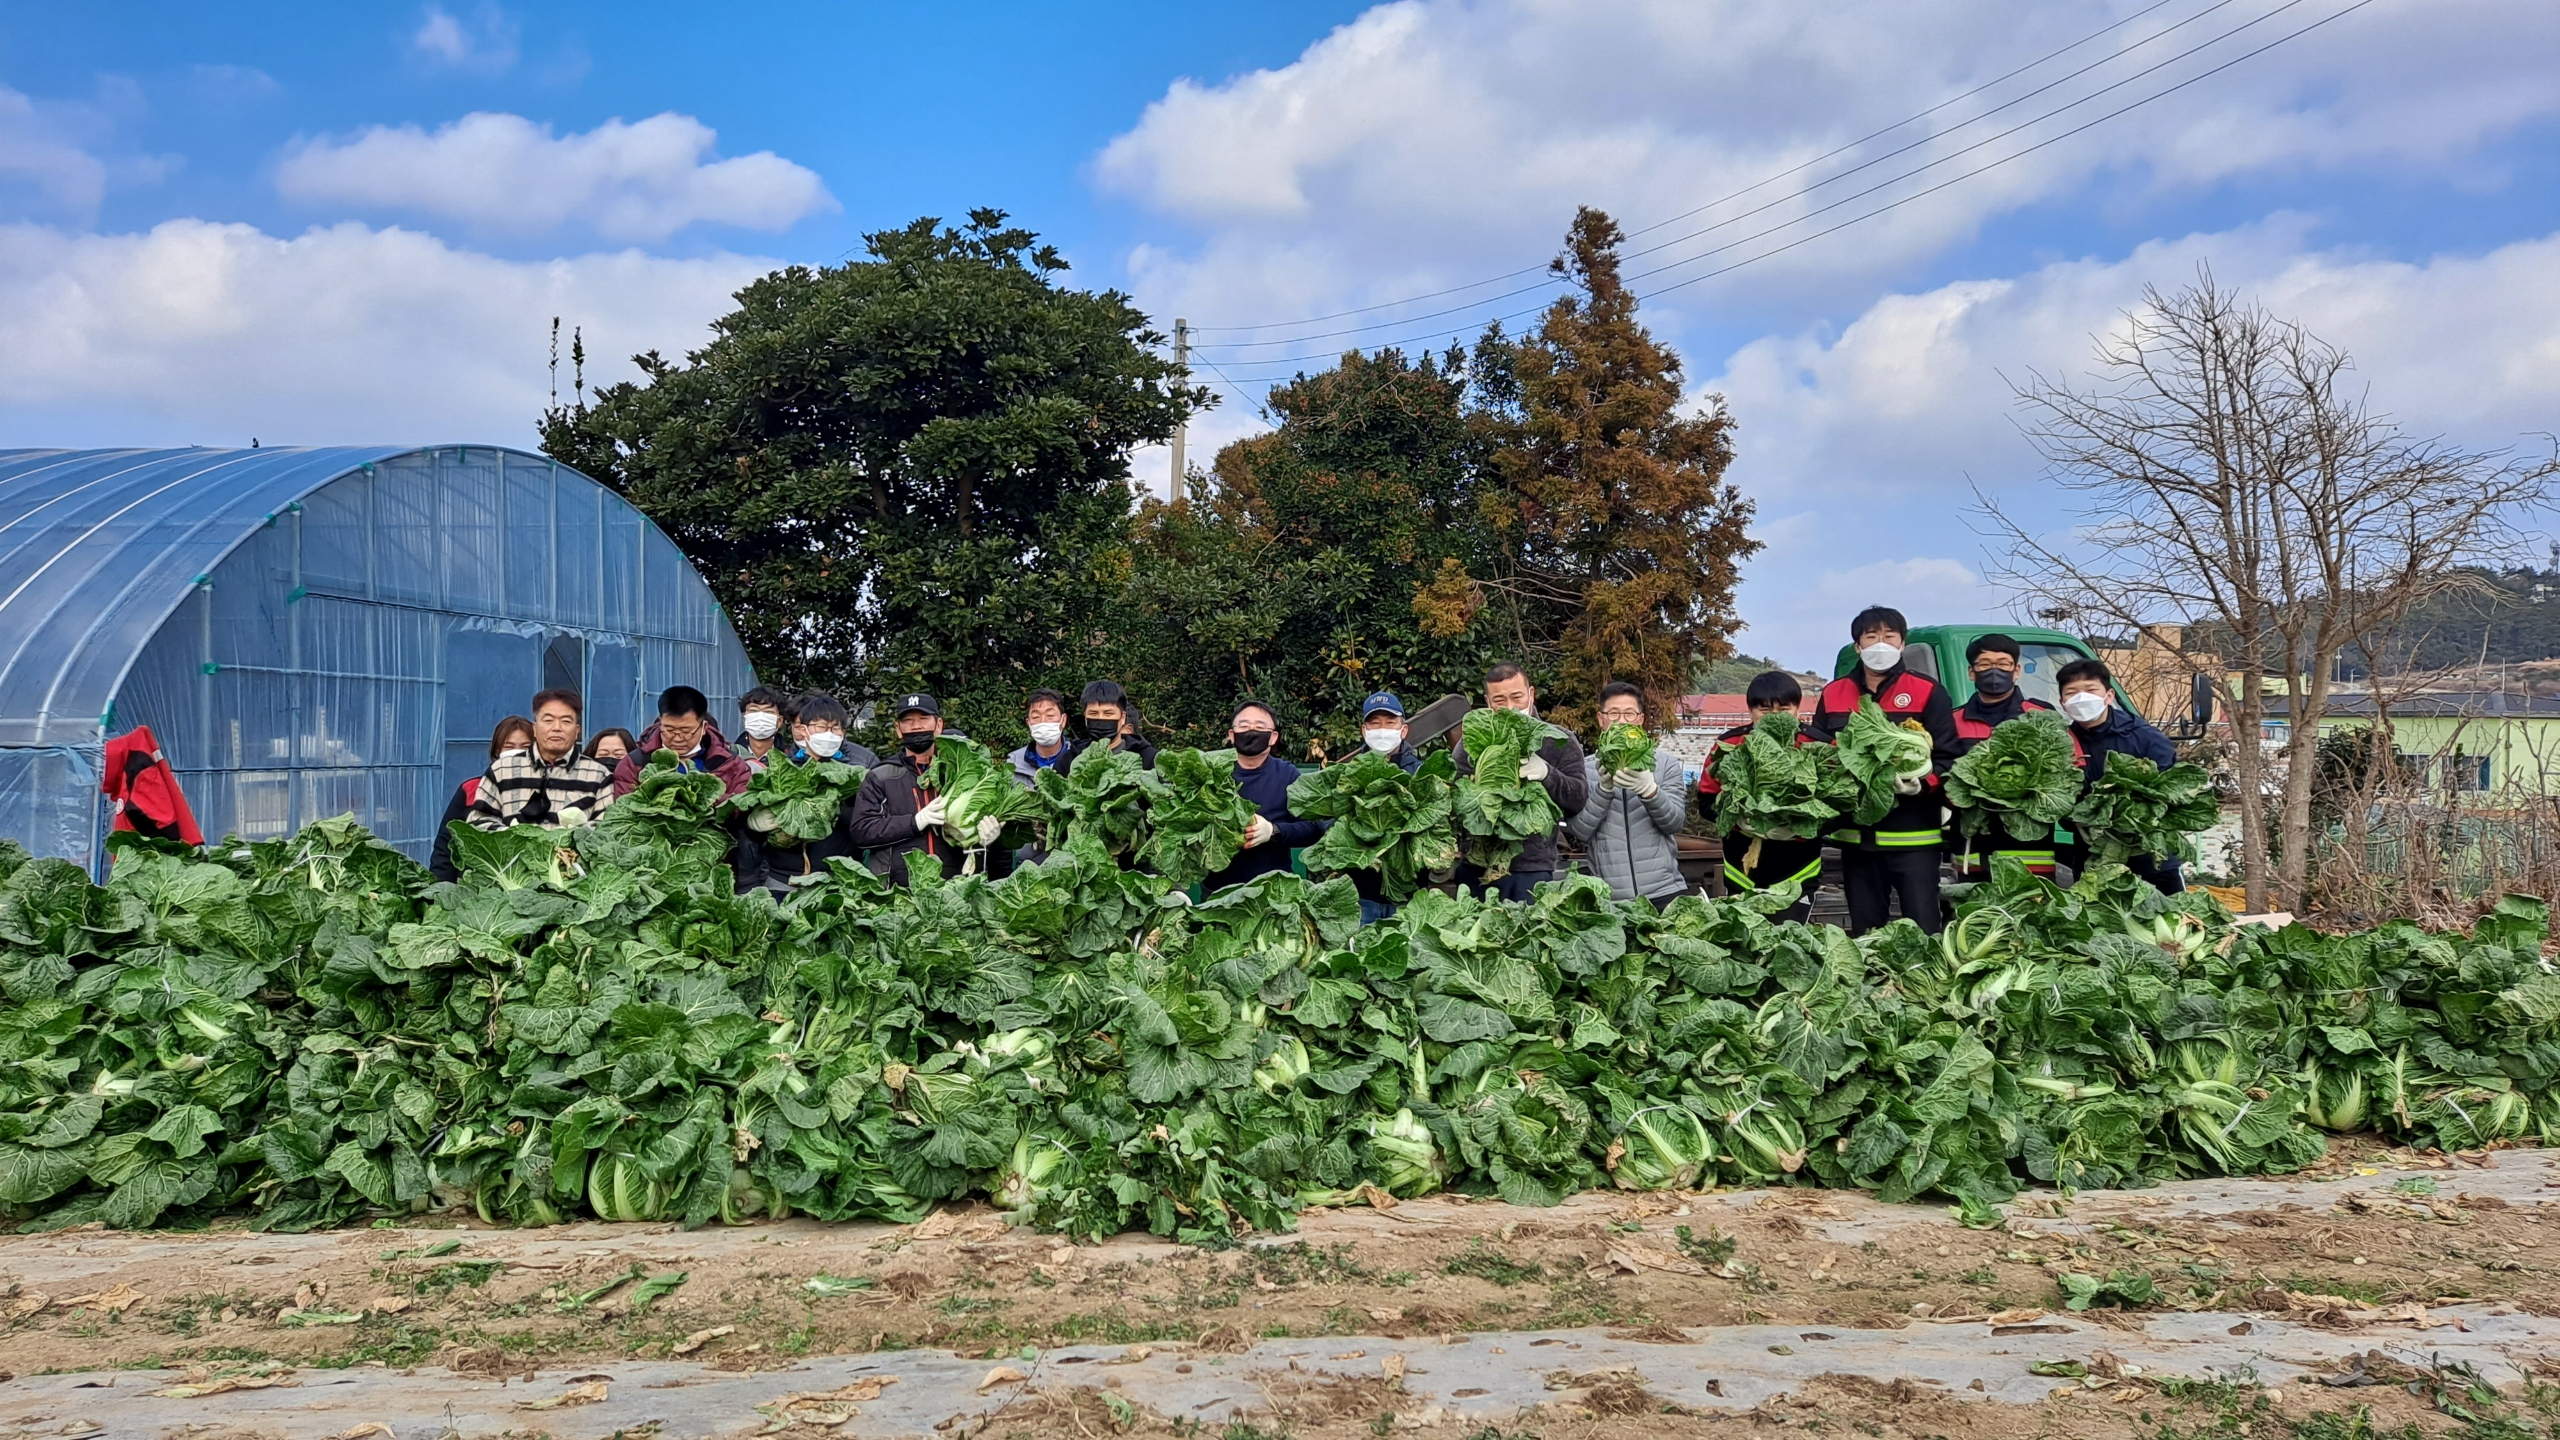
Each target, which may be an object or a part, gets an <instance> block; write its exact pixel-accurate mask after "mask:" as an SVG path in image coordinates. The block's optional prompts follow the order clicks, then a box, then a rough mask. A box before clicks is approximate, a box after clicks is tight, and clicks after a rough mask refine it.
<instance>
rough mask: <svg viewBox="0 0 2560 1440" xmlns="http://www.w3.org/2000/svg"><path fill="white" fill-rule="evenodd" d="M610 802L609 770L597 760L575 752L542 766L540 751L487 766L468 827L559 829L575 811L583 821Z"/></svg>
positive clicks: (611, 780)
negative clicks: (531, 825) (525, 825)
mask: <svg viewBox="0 0 2560 1440" xmlns="http://www.w3.org/2000/svg"><path fill="white" fill-rule="evenodd" d="M611 803H613V772H612V771H611V770H608V769H606V768H605V766H604V762H603V761H601V760H590V759H588V758H587V757H586V756H584V755H581V754H579V753H577V752H576V751H574V750H573V751H571V752H569V756H568V758H567V759H565V760H562V761H560V762H559V763H558V764H556V765H546V764H544V763H543V762H542V757H541V755H540V754H539V753H537V752H535V751H532V750H527V751H525V752H523V753H522V754H516V755H501V756H499V757H498V758H497V759H495V760H492V761H490V762H489V773H488V774H487V775H486V776H484V777H483V778H482V779H481V781H480V793H479V795H477V796H476V797H474V798H473V800H472V802H471V814H470V820H471V823H472V824H473V825H474V826H475V827H477V828H479V829H482V830H504V829H506V828H507V827H508V826H510V825H521V824H542V825H559V824H561V823H563V816H565V815H566V814H567V812H569V811H571V810H576V811H577V812H578V813H579V815H580V816H581V817H583V818H586V819H593V818H595V814H596V812H597V811H599V810H602V809H603V808H604V807H605V806H607V805H609V804H611Z"/></svg>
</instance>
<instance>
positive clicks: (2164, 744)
mask: <svg viewBox="0 0 2560 1440" xmlns="http://www.w3.org/2000/svg"><path fill="white" fill-rule="evenodd" d="M2071 733H2073V734H2075V735H2077V736H2079V737H2080V747H2081V749H2083V750H2085V751H2086V752H2088V762H2087V764H2086V766H2085V767H2084V768H2083V769H2082V771H2081V773H2080V791H2081V793H2082V794H2084V795H2085V794H2087V793H2088V790H2089V787H2090V786H2092V785H2095V784H2097V783H2098V777H2099V776H2100V775H2101V774H2103V773H2105V765H2106V758H2105V757H2107V756H2108V755H2110V754H2115V753H2119V752H2121V753H2123V754H2126V755H2138V756H2140V757H2142V758H2143V759H2145V760H2148V761H2150V762H2151V763H2152V764H2154V765H2157V766H2159V767H2160V768H2161V769H2163V770H2166V769H2168V768H2169V767H2170V766H2172V765H2175V764H2177V763H2178V748H2177V747H2176V746H2174V745H2172V744H2170V743H2169V737H2168V736H2166V735H2163V734H2161V733H2160V732H2159V731H2157V730H2155V729H2153V728H2151V722H2149V721H2147V720H2145V719H2143V718H2142V717H2141V716H2139V715H2136V714H2134V713H2133V712H2132V711H2130V710H2127V709H2125V708H2124V707H2123V706H2121V705H2111V706H2108V707H2107V713H2106V714H2104V715H2101V716H2099V717H2098V723H2097V724H2095V725H2074V726H2072V727H2071Z"/></svg>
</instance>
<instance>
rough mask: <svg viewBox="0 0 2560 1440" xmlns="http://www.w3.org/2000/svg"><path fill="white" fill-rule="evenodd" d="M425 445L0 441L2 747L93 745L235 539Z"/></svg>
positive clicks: (239, 540) (236, 542) (236, 541)
mask: <svg viewBox="0 0 2560 1440" xmlns="http://www.w3.org/2000/svg"><path fill="white" fill-rule="evenodd" d="M416 448H417V447H414V446H407V445H394V446H372V447H362V446H336V447H329V448H315V449H304V448H287V447H277V448H274V449H263V450H259V449H252V450H209V449H186V450H0V517H5V518H0V745H30V746H38V745H64V744H83V743H86V744H95V743H96V742H97V738H98V731H99V725H100V722H101V720H102V718H103V717H104V716H105V714H106V711H107V708H108V706H109V704H110V703H111V702H112V701H113V700H114V698H115V695H116V692H117V689H118V688H119V687H120V686H121V684H122V683H123V680H124V675H125V671H126V669H127V667H129V666H130V665H131V664H132V662H133V659H134V657H135V656H136V655H137V654H139V653H140V652H141V650H142V648H143V645H144V644H145V643H146V642H148V641H149V640H150V638H151V637H152V635H153V634H155V633H157V632H158V630H159V629H160V626H161V624H162V623H163V622H164V621H166V620H167V619H168V618H169V616H170V614H171V612H173V611H174V610H176V609H177V607H178V605H179V604H180V602H182V601H183V600H185V599H186V596H187V592H188V591H189V590H190V589H191V588H192V587H194V586H195V585H196V584H197V583H198V582H200V581H201V580H203V578H204V577H205V576H206V575H208V574H210V573H211V572H212V570H213V568H214V566H215V565H216V564H217V563H219V562H220V561H221V559H222V558H223V557H224V556H225V555H227V554H229V553H230V552H231V550H232V549H233V547H235V546H237V545H238V544H239V543H240V542H241V541H242V540H243V539H245V538H247V537H248V536H249V535H251V534H254V533H255V532H256V531H257V530H258V529H259V527H261V526H263V525H265V524H266V523H267V522H268V521H270V520H272V519H273V518H275V516H276V515H277V514H278V513H279V512H281V511H283V510H284V509H285V508H286V507H287V506H290V505H292V504H293V503H294V502H296V501H298V500H300V499H301V498H302V497H304V496H306V495H308V494H310V493H311V492H312V491H314V490H317V489H319V488H320V487H321V486H323V485H326V484H328V483H329V482H330V481H332V480H335V479H337V478H338V477H340V476H342V475H346V474H348V473H349V472H351V471H355V470H360V469H366V468H369V467H370V466H372V465H374V464H377V463H379V462H381V461H384V460H388V459H390V458H392V457H394V456H398V455H405V454H409V453H411V452H412V451H413V450H414V449H416ZM475 448H479V447H475Z"/></svg>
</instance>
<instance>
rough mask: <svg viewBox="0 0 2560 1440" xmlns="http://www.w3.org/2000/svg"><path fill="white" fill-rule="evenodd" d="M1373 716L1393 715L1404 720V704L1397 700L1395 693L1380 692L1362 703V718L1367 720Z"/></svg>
mask: <svg viewBox="0 0 2560 1440" xmlns="http://www.w3.org/2000/svg"><path fill="white" fill-rule="evenodd" d="M1372 715H1393V716H1394V717H1396V718H1397V719H1399V720H1401V719H1403V718H1404V702H1403V701H1401V700H1399V699H1397V698H1396V697H1395V693H1394V692H1393V691H1389V690H1380V691H1378V692H1377V693H1376V694H1374V695H1371V696H1370V697H1369V698H1368V699H1366V700H1363V701H1361V702H1360V718H1361V719H1363V720H1366V719H1368V718H1369V717H1370V716H1372Z"/></svg>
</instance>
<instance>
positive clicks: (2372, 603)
mask: <svg viewBox="0 0 2560 1440" xmlns="http://www.w3.org/2000/svg"><path fill="white" fill-rule="evenodd" d="M2097 359H2098V368H2097V371H2096V373H2095V374H2094V375H2092V376H2091V377H2089V381H2090V383H2089V385H2088V387H2087V388H2085V389H2081V388H2074V387H2073V386H2071V385H2069V384H2066V383H2064V382H2062V381H2059V380H2056V379H2053V378H2050V377H2047V376H2045V375H2041V374H2033V375H2031V376H2030V377H2029V379H2028V380H2027V381H2026V382H2025V383H2023V384H2019V385H2016V386H2015V387H2014V388H2015V390H2016V393H2017V396H2018V400H2019V402H2020V405H2021V408H2022V409H2023V410H2024V411H2025V419H2024V420H2023V422H2022V427H2023V428H2024V430H2025V431H2026V433H2027V436H2028V438H2029V439H2030V440H2031V441H2032V442H2033V443H2034V444H2035V446H2036V448H2037V450H2038V451H2039V452H2040V453H2041V454H2042V455H2043V456H2044V459H2045V462H2046V465H2047V478H2048V481H2049V483H2050V484H2051V485H2053V486H2054V487H2055V488H2057V489H2059V490H2060V491H2062V492H2063V493H2064V494H2065V495H2066V496H2068V497H2070V500H2071V502H2073V503H2072V509H2073V512H2074V514H2075V518H2076V519H2077V520H2078V522H2079V523H2078V525H2077V526H2076V528H2074V529H2073V530H2072V531H2070V533H2069V534H2068V535H2067V536H2064V537H2056V536H2054V535H2053V534H2052V533H2051V532H2050V531H2049V529H2048V528H2047V527H2045V526H2042V525H2030V524H2028V523H2026V522H2025V521H2023V520H2022V519H2020V518H2019V517H2016V516H2013V515H2012V514H2010V513H2009V512H2008V511H2007V510H2005V509H2003V508H2002V507H2001V505H2000V504H1999V503H1998V502H1996V501H1994V500H1992V499H1990V498H1989V497H1987V496H1985V497H1982V500H1981V506H1980V511H1979V513H1980V515H1981V516H1982V518H1983V521H1984V525H1983V528H1984V530H1985V531H1986V533H1987V534H1988V535H1990V536H1991V537H1992V538H1993V539H1994V540H1995V541H1997V542H1998V543H1999V545H2000V548H2001V549H2003V550H2005V551H2006V554H2005V555H2001V556H1998V557H1995V559H1994V560H1993V562H1992V565H1991V572H1992V577H1993V578H1994V579H1995V580H1996V581H1998V582H2000V583H2002V584H2004V585H2006V586H2008V587H2009V588H2011V589H2012V590H2013V591H2014V592H2015V593H2017V594H2018V596H2019V597H2020V600H2021V602H2022V604H2023V605H2025V606H2026V607H2027V608H2030V609H2037V610H2042V609H2060V610H2063V611H2065V612H2067V613H2071V614H2075V615H2077V616H2079V617H2081V618H2082V620H2083V622H2084V623H2089V624H2104V625H2106V626H2107V627H2108V628H2110V629H2115V630H2119V631H2130V632H2138V633H2141V634H2144V635H2147V636H2149V637H2151V638H2152V639H2153V640H2154V641H2155V642H2156V643H2159V644H2161V645H2164V646H2166V647H2168V648H2169V649H2170V650H2171V651H2172V652H2173V653H2175V654H2176V655H2177V656H2178V657H2179V659H2180V660H2181V661H2182V662H2183V663H2185V664H2186V665H2187V666H2188V668H2189V669H2190V670H2192V671H2194V672H2195V673H2199V674H2206V675H2210V676H2211V677H2212V679H2213V681H2214V683H2215V684H2216V685H2217V687H2219V689H2220V691H2221V697H2222V703H2223V706H2224V712H2223V713H2224V714H2226V715H2227V716H2229V717H2230V720H2231V724H2232V729H2233V738H2234V740H2235V741H2236V742H2237V744H2236V745H2235V747H2234V748H2235V750H2236V752H2237V754H2236V760H2235V764H2234V772H2235V778H2236V779H2237V781H2238V788H2239V791H2240V826H2241V854H2242V859H2243V868H2244V870H2245V873H2246V879H2247V885H2248V896H2249V905H2250V908H2252V909H2265V908H2267V902H2268V899H2269V896H2270V892H2271V891H2272V893H2273V894H2274V895H2275V896H2276V897H2277V898H2279V899H2280V900H2281V902H2282V903H2284V904H2285V905H2288V906H2298V905H2299V904H2301V903H2302V899H2303V894H2304V888H2303V887H2304V878H2305V876H2306V874H2307V868H2306V867H2307V865H2308V862H2309V858H2310V849H2311V844H2310V842H2311V788H2312V780H2313V773H2314V770H2315V769H2316V766H2315V765H2314V763H2313V756H2314V754H2315V751H2316V748H2317V745H2318V742H2319V725H2318V720H2319V717H2320V715H2321V714H2322V712H2323V709H2324V707H2325V706H2326V704H2327V701H2328V697H2329V690H2330V683H2331V676H2332V674H2333V673H2334V669H2335V666H2336V663H2337V660H2338V657H2339V656H2340V655H2341V654H2343V653H2345V652H2346V651H2347V649H2348V648H2349V647H2350V646H2352V645H2356V644H2358V643H2359V642H2364V641H2368V640H2372V639H2374V638H2375V637H2379V636H2382V635H2384V634H2386V633H2387V632H2389V631H2390V630H2391V629H2392V627H2393V626H2395V625H2397V624H2398V623H2399V622H2400V621H2401V619H2402V618H2403V617H2404V616H2405V615H2407V613H2408V611H2409V608H2410V607H2411V606H2412V605H2414V604H2416V603H2418V602H2419V601H2421V600H2425V599H2427V598H2429V597H2431V596H2434V595H2437V594H2440V593H2443V592H2445V591H2448V590H2454V589H2460V588H2466V587H2471V586H2476V585H2478V584H2480V583H2481V581H2480V580H2479V577H2478V576H2477V574H2476V573H2472V572H2470V571H2467V570H2466V569H2465V568H2464V567H2466V566H2479V565H2491V564H2497V563H2500V562H2504V561H2507V560H2510V559H2511V558H2514V557H2515V556H2516V555H2517V554H2518V553H2519V551H2520V544H2521V541H2522V540H2523V538H2524V537H2523V536H2522V533H2521V532H2520V531H2519V530H2518V529H2517V522H2518V521H2519V519H2520V518H2521V517H2522V515H2523V514H2524V513H2525V512H2526V511H2528V510H2530V509H2532V508H2534V507H2537V506H2539V505H2541V504H2542V503H2543V502H2544V499H2545V496H2546V494H2547V491H2548V488H2549V485H2550V481H2551V477H2552V476H2553V474H2554V473H2555V466H2554V464H2552V463H2550V462H2539V463H2528V462H2525V461H2522V460H2519V459H2517V458H2516V457H2514V456H2513V455H2512V454H2511V453H2509V452H2504V451H2500V452H2488V453H2476V452H2468V451H2464V450H2461V449H2458V448H2456V447H2454V446H2451V445H2447V444H2445V443H2443V442H2442V441H2440V440H2434V439H2414V438H2411V437H2408V436H2405V435H2403V434H2402V433H2401V432H2400V430H2399V428H2398V427H2397V426H2396V425H2395V424H2393V423H2392V422H2391V421H2390V420H2389V419H2388V418H2387V417H2385V416H2383V415H2380V414H2378V413H2376V412H2374V411H2372V410H2371V409H2369V408H2367V405H2366V402H2365V398H2364V396H2363V395H2362V394H2361V393H2351V391H2350V390H2349V388H2348V384H2347V374H2348V371H2349V369H2350V363H2349V360H2348V358H2347V356H2346V354H2345V353H2344V352H2342V351H2340V350H2338V349H2336V348H2335V347H2333V346H2331V345H2329V344H2327V343H2325V342H2323V341H2321V340H2320V339H2318V338H2317V337H2315V336H2313V335H2312V334H2310V333H2309V332H2308V331H2306V330H2304V329H2303V328H2302V327H2301V326H2300V325H2298V324H2295V323H2293V322H2291V321H2287V320H2280V319H2277V318H2276V317H2274V316H2273V315H2270V314H2269V313H2268V312H2267V311H2266V310H2265V309H2264V308H2263V307H2261V306H2259V305H2256V304H2254V303H2251V302H2248V301H2245V300H2243V299H2241V298H2240V297H2239V296H2237V295H2235V294H2234V293H2233V292H2231V291H2229V290H2225V289H2223V288H2221V287H2220V286H2218V285H2217V284H2215V282H2214V279H2213V276H2212V274H2211V272H2210V271H2201V272H2199V274H2198V276H2197V280H2196V283H2195V284H2193V285H2192V286H2189V287H2187V288H2185V289H2181V290H2179V291H2177V292H2175V293H2164V292H2162V291H2161V290H2159V289H2158V288H2156V287H2146V288H2145V289H2144V291H2143V295H2142V303H2141V304H2140V305H2139V306H2138V307H2136V308H2135V309H2133V310H2131V311H2129V312H2127V314H2126V316H2125V324H2124V326H2123V327H2122V328H2121V329H2120V330H2119V331H2118V332H2116V333H2113V334H2110V335H2105V336H2102V337H2099V340H2098V346H2097ZM2271 692H2273V693H2280V694H2282V695H2283V696H2284V697H2285V700H2286V705H2285V715H2286V720H2287V722H2288V723H2287V727H2286V738H2285V741H2284V745H2283V747H2282V751H2281V754H2282V757H2283V761H2284V764H2283V779H2282V787H2281V798H2280V802H2279V804H2278V805H2277V807H2276V813H2275V814H2274V815H2273V816H2270V815H2269V814H2268V813H2267V811H2268V806H2267V801H2268V798H2269V797H2268V794H2267V791H2268V788H2269V780H2270V776H2269V767H2268V763H2267V756H2266V754H2265V752H2264V749H2263V747H2262V746H2261V745H2260V744H2259V743H2258V736H2259V735H2260V734H2261V733H2262V731H2261V729H2260V726H2261V724H2262V723H2263V722H2264V721H2265V719H2266V718H2267V716H2266V712H2267V699H2268V697H2269V694H2270V693H2271ZM2271 821H2272V832H2273V836H2274V838H2276V839H2277V840H2278V843H2277V844H2276V845H2275V846H2274V847H2273V850H2274V856H2275V860H2274V867H2273V874H2272V875H2271V874H2270V861H2269V852H2270V845H2269V840H2270V838H2271V836H2270V831H2271ZM2271 882H2272V883H2271Z"/></svg>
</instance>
